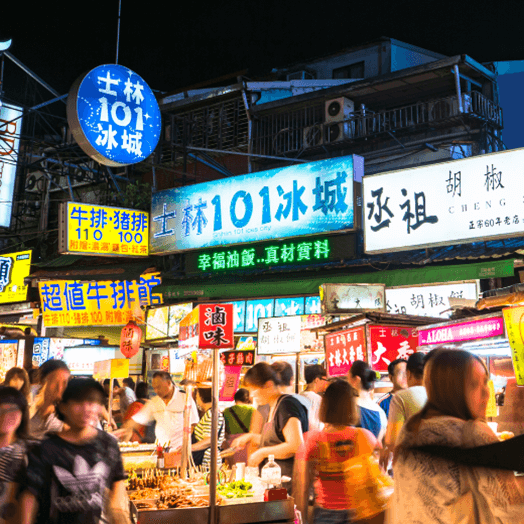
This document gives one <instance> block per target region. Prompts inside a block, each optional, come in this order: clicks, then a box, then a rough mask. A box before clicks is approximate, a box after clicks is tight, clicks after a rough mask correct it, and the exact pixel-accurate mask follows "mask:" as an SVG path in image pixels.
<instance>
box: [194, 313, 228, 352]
mask: <svg viewBox="0 0 524 524" xmlns="http://www.w3.org/2000/svg"><path fill="white" fill-rule="evenodd" d="M198 307H199V309H200V311H199V318H198V324H199V336H198V345H199V348H201V349H232V348H234V347H235V338H234V336H233V326H234V321H235V319H234V317H233V304H200V305H199V306H198Z"/></svg>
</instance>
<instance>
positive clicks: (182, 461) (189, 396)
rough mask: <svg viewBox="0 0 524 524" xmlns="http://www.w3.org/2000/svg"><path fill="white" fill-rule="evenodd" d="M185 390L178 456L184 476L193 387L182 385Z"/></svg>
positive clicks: (181, 472) (183, 475)
mask: <svg viewBox="0 0 524 524" xmlns="http://www.w3.org/2000/svg"><path fill="white" fill-rule="evenodd" d="M184 389H185V390H186V405H185V406H184V433H183V434H182V456H181V458H180V476H181V477H182V478H186V475H187V471H188V469H189V454H190V453H191V439H190V438H189V437H190V435H191V424H190V420H189V416H190V414H191V399H192V396H193V387H192V386H190V385H189V384H187V385H185V386H184Z"/></svg>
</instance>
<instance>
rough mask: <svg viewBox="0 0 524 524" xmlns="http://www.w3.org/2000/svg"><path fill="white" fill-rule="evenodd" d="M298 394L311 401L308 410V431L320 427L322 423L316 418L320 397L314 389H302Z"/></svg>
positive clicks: (322, 425)
mask: <svg viewBox="0 0 524 524" xmlns="http://www.w3.org/2000/svg"><path fill="white" fill-rule="evenodd" d="M300 395H301V396H303V397H306V398H307V399H309V400H310V401H311V405H310V406H309V410H308V415H309V431H314V430H317V429H318V430H320V429H322V428H323V427H324V424H322V423H321V422H320V420H319V419H318V412H319V410H320V403H321V402H322V397H321V396H320V395H319V394H318V393H315V392H314V391H302V392H301V393H300Z"/></svg>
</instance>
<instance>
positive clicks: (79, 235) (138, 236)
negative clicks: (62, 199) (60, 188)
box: [58, 202, 149, 257]
mask: <svg viewBox="0 0 524 524" xmlns="http://www.w3.org/2000/svg"><path fill="white" fill-rule="evenodd" d="M60 214H61V216H62V220H60V221H59V229H58V231H59V233H58V235H59V247H60V253H81V254H83V255H96V256H100V255H111V256H129V257H146V256H147V255H148V248H149V213H146V212H145V211H137V210H136V209H123V208H120V207H110V206H98V205H92V204H81V203H79V202H67V203H66V204H62V205H61V207H60Z"/></svg>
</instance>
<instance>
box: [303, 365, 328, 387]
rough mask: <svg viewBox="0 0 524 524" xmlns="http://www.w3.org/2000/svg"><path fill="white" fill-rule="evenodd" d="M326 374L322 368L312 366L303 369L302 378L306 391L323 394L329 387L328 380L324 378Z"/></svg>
mask: <svg viewBox="0 0 524 524" xmlns="http://www.w3.org/2000/svg"><path fill="white" fill-rule="evenodd" d="M326 376H327V373H326V369H325V368H324V366H321V365H320V364H312V365H310V366H306V367H305V368H304V378H305V379H306V384H307V386H308V389H310V390H312V391H314V392H315V393H324V391H326V388H327V387H328V386H329V380H328V379H327V378H326Z"/></svg>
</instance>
